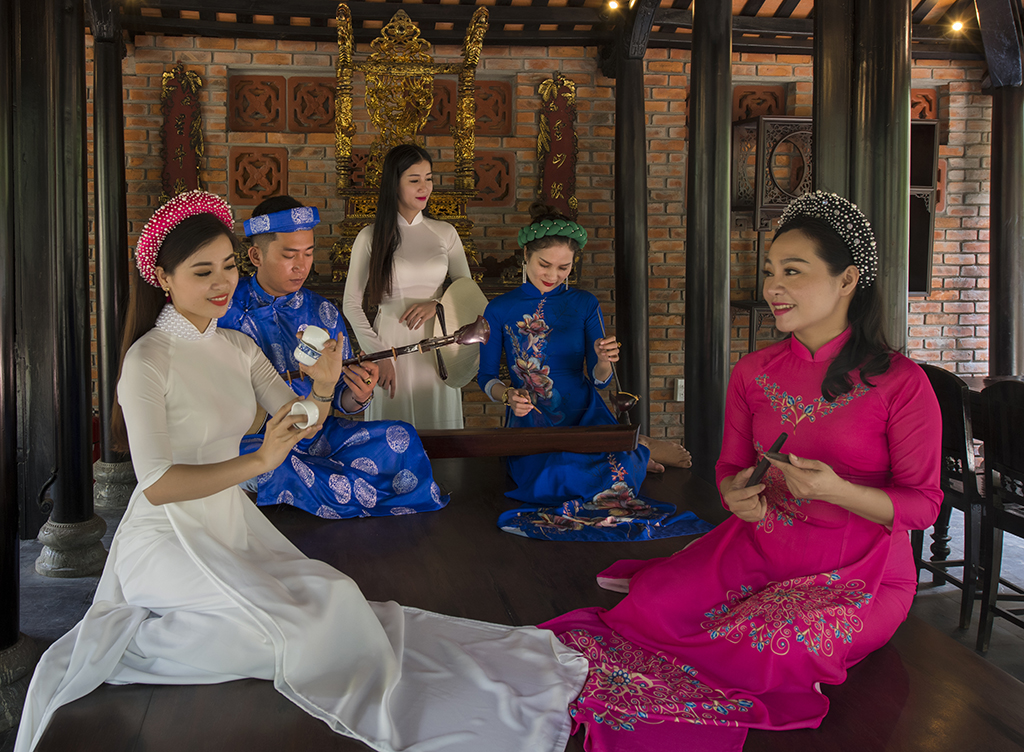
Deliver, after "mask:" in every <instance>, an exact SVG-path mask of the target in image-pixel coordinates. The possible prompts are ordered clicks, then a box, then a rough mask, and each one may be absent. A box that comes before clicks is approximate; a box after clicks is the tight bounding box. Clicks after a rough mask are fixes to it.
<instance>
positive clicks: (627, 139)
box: [615, 55, 651, 435]
mask: <svg viewBox="0 0 1024 752" xmlns="http://www.w3.org/2000/svg"><path fill="white" fill-rule="evenodd" d="M646 123H647V119H646V114H645V112H644V61H643V58H642V57H641V58H640V59H636V58H627V57H626V56H625V55H620V56H619V58H618V61H617V65H616V75H615V332H616V336H618V338H619V341H620V342H622V350H621V354H620V357H621V360H620V361H619V365H618V366H617V368H618V374H619V381H620V383H621V384H622V388H623V389H625V390H626V391H627V392H632V393H633V394H635V395H637V396H638V397H639V398H640V400H639V402H638V403H637V406H636V407H635V408H633V410H632V411H631V412H632V416H633V419H634V422H636V423H638V424H639V425H640V431H641V433H644V434H648V435H649V434H650V431H651V429H650V425H651V407H650V397H651V387H650V379H649V376H648V374H649V373H650V355H649V353H648V347H649V342H650V337H649V323H648V315H649V312H648V308H649V306H648V290H647V286H648V282H647V269H648V253H647V127H646Z"/></svg>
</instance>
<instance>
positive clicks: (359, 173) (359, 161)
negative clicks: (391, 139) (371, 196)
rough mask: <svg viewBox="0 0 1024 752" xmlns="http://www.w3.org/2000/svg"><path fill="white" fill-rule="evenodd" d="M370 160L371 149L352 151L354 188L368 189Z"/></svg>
mask: <svg viewBox="0 0 1024 752" xmlns="http://www.w3.org/2000/svg"><path fill="white" fill-rule="evenodd" d="M369 159H370V150H369V149H353V150H352V187H353V188H365V187H366V163H367V161H369Z"/></svg>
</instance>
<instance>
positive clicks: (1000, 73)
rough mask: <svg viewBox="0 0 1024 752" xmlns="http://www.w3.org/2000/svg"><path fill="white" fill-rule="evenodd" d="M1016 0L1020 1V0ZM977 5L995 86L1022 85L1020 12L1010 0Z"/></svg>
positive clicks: (982, 1) (990, 0) (989, 0)
mask: <svg viewBox="0 0 1024 752" xmlns="http://www.w3.org/2000/svg"><path fill="white" fill-rule="evenodd" d="M1013 2H1017V3H1019V2H1020V0H1013ZM975 5H976V7H977V9H978V25H979V26H980V27H981V42H982V45H983V47H984V50H985V60H986V61H987V62H988V72H989V76H991V78H992V87H993V88H997V87H1000V86H1020V85H1021V83H1022V77H1021V73H1022V71H1021V45H1020V36H1019V34H1020V32H1019V31H1018V19H1017V17H1016V16H1017V14H1015V13H1014V9H1013V6H1012V5H1011V2H1010V0H976V3H975Z"/></svg>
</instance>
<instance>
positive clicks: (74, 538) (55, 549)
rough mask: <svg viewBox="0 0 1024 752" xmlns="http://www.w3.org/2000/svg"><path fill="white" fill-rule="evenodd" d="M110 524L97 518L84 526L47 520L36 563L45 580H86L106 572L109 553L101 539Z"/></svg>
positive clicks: (40, 532) (41, 530)
mask: <svg viewBox="0 0 1024 752" xmlns="http://www.w3.org/2000/svg"><path fill="white" fill-rule="evenodd" d="M105 532H107V523H106V522H104V521H103V518H102V517H100V516H98V515H95V514H94V515H93V516H92V518H91V519H88V520H86V521H85V522H54V521H53V520H47V521H46V523H45V524H44V525H43V526H42V528H40V530H39V535H38V540H39V542H40V543H42V544H43V550H42V551H41V552H40V553H39V558H38V559H36V572H38V573H39V574H41V575H43V576H44V577H87V576H89V575H91V574H96V573H97V572H99V571H100V570H101V569H103V564H104V562H106V560H107V551H106V549H105V548H103V544H102V543H100V538H102V537H103V534H104V533H105Z"/></svg>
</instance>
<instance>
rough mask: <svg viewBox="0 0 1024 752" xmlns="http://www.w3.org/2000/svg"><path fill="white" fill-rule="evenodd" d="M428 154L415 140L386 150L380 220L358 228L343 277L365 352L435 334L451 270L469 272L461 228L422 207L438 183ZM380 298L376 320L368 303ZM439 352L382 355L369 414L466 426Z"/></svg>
mask: <svg viewBox="0 0 1024 752" xmlns="http://www.w3.org/2000/svg"><path fill="white" fill-rule="evenodd" d="M431 170H432V162H431V159H430V155H429V154H428V153H427V152H426V151H425V150H423V149H421V148H420V147H418V146H416V145H414V144H402V145H400V146H396V147H395V148H393V149H392V150H391V151H389V152H388V154H387V156H386V157H385V158H384V166H383V168H382V175H381V181H380V198H379V199H378V201H377V216H376V218H375V219H374V223H373V224H372V225H369V226H368V227H364V228H363V230H362V231H361V232H360V233H359V235H357V236H356V239H355V243H354V244H353V246H352V260H351V262H350V264H349V270H348V279H347V281H346V282H345V297H344V302H343V306H342V308H343V311H344V313H345V318H347V319H348V321H349V323H350V324H351V325H352V329H353V330H354V331H355V335H356V339H357V340H358V341H359V346H360V347H361V348H362V350H363V351H364V352H368V353H369V352H379V351H381V350H387V349H390V348H392V347H402V346H404V345H411V344H415V343H416V342H419V341H420V340H421V339H424V338H426V337H431V336H440V334H441V332H440V328H439V327H438V328H436V330H435V329H434V328H433V321H432V320H433V318H434V315H435V305H436V301H437V299H438V298H440V297H441V292H442V289H443V286H444V281H445V277H451V278H452V279H453V280H455V279H459V278H461V277H468V276H469V263H468V262H467V261H466V252H465V250H463V247H462V241H461V240H460V239H459V234H458V232H456V230H455V228H454V227H452V226H451V225H450V224H448V223H447V222H439V221H438V220H436V219H431V218H429V217H426V216H424V215H423V209H424V208H425V207H426V205H427V199H428V198H430V193H431V191H432V190H433V182H432V175H431ZM364 298H365V301H366V304H367V305H368V306H369V307H373V306H379V309H378V313H377V316H376V319H375V320H374V322H373V324H372V325H371V324H370V321H369V319H368V318H367V316H366V313H365V311H364V309H363V302H364ZM434 358H435V355H434V353H413V354H411V355H403V356H402V357H400V358H397V359H393V360H381V361H378V365H379V366H380V379H379V381H378V383H377V385H378V386H379V387H380V388H381V389H382V390H383V391H384V394H383V395H382V396H383V397H384V399H375V400H374V401H373V402H371V403H370V407H369V408H368V409H367V411H366V417H367V419H368V420H404V421H407V422H409V423H411V424H412V425H414V426H415V427H416V428H418V429H421V430H425V429H445V428H463V427H464V425H463V420H462V390H461V389H454V388H452V387H449V386H447V385H445V383H444V382H443V381H442V380H441V378H440V377H439V376H438V375H437V370H436V367H435V363H434Z"/></svg>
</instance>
